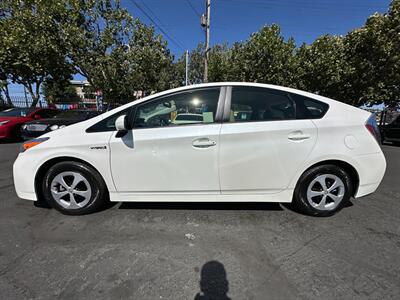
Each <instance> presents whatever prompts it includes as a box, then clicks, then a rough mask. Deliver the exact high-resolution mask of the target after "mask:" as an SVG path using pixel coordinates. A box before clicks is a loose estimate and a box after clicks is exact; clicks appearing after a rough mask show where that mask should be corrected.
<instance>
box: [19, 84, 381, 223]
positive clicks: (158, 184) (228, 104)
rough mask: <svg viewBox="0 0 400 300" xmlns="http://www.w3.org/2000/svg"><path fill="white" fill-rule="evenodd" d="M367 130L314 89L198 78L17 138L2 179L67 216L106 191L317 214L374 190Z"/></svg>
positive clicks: (118, 197)
mask: <svg viewBox="0 0 400 300" xmlns="http://www.w3.org/2000/svg"><path fill="white" fill-rule="evenodd" d="M172 104H173V105H172ZM160 105H162V106H163V107H166V108H169V107H175V111H170V112H168V113H166V112H165V110H164V109H160ZM200 108H201V109H200ZM152 111H154V112H157V111H158V112H159V113H160V115H161V116H162V117H161V118H158V119H157V118H154V117H155V116H154V115H152ZM199 111H202V114H203V122H201V123H199V122H198V120H195V121H194V122H193V123H183V124H179V125H177V124H173V122H172V120H173V119H174V118H175V117H176V116H177V115H178V113H179V112H199ZM244 111H245V112H246V115H245V117H243V118H242V117H239V118H234V117H232V116H235V115H238V114H237V113H236V112H244ZM250 112H251V113H250ZM247 113H249V116H248V115H247ZM149 115H152V117H151V118H146V116H149ZM167 117H168V118H169V120H166V118H167ZM60 133H61V132H60ZM378 135H379V131H378V127H377V124H376V122H375V119H374V117H373V115H371V114H370V113H368V112H366V111H364V110H361V109H358V108H355V107H352V106H349V105H347V104H344V103H341V102H337V101H335V100H332V99H329V98H325V97H322V96H319V95H314V94H311V93H307V92H303V91H299V90H295V89H291V88H285V87H279V86H273V85H265V84H256V83H213V84H202V85H195V86H189V87H182V88H178V89H173V90H168V91H165V92H162V93H158V94H154V95H151V96H148V97H145V98H143V99H141V100H138V101H135V102H133V103H129V104H126V105H124V106H121V107H119V108H117V109H115V110H113V111H110V112H107V113H104V114H103V115H101V116H98V117H95V118H92V119H90V120H87V121H83V122H80V123H78V124H74V125H71V126H69V127H67V128H65V129H63V130H62V134H58V133H57V132H49V133H47V134H45V135H43V136H42V137H40V138H38V139H34V140H32V141H29V142H26V143H24V144H23V145H22V147H21V153H20V154H19V156H18V158H17V159H16V161H15V163H14V183H15V188H16V191H17V194H18V196H19V197H20V198H24V199H29V200H34V201H36V200H38V199H39V200H46V201H48V202H49V203H50V204H51V205H52V206H53V207H54V208H56V209H57V210H59V211H60V212H62V213H64V214H69V215H80V214H86V213H91V212H93V211H96V210H98V209H99V208H100V207H101V206H102V205H103V204H104V203H105V201H107V200H108V199H110V200H111V201H227V202H234V201H240V202H246V201H249V202H292V201H293V202H294V204H295V205H296V206H297V207H298V208H299V209H300V210H301V211H303V212H305V213H307V214H310V215H314V216H327V215H331V214H333V213H335V212H337V211H338V210H339V209H340V208H341V207H343V206H344V205H345V204H346V202H347V201H348V200H349V199H350V198H351V197H356V198H359V197H362V196H365V195H368V194H370V193H372V192H374V191H375V190H376V189H377V187H378V185H379V184H380V182H381V180H382V178H383V175H384V173H385V169H386V161H385V158H384V155H383V153H382V151H381V148H380V144H379V142H378Z"/></svg>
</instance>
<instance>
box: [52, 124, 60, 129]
mask: <svg viewBox="0 0 400 300" xmlns="http://www.w3.org/2000/svg"><path fill="white" fill-rule="evenodd" d="M58 128H60V127H59V126H58V125H52V126H50V130H57V129H58Z"/></svg>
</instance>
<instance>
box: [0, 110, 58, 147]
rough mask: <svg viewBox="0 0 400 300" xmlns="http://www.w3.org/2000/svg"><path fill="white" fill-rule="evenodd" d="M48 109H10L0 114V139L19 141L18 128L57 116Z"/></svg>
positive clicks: (54, 111) (55, 112) (53, 111)
mask: <svg viewBox="0 0 400 300" xmlns="http://www.w3.org/2000/svg"><path fill="white" fill-rule="evenodd" d="M57 113H58V111H57V110H55V109H48V108H10V109H6V110H4V111H2V112H0V139H19V138H20V137H21V136H20V128H21V126H22V125H23V124H25V123H26V122H29V121H32V120H40V119H43V118H50V117H52V116H54V115H55V114H57Z"/></svg>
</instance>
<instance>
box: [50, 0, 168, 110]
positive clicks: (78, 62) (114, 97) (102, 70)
mask: <svg viewBox="0 0 400 300" xmlns="http://www.w3.org/2000/svg"><path fill="white" fill-rule="evenodd" d="M66 2H68V3H69V4H68V5H67V6H65V9H64V10H63V12H62V13H61V14H60V15H58V16H57V18H59V19H60V20H61V22H59V23H58V26H57V28H58V31H59V34H58V35H59V36H61V37H62V38H63V45H65V48H66V49H67V58H68V60H69V61H70V62H71V63H72V65H73V66H74V67H75V70H76V72H77V73H79V74H81V75H83V76H84V77H86V78H87V80H88V81H89V83H90V84H91V85H92V86H93V87H94V88H95V89H100V90H102V92H103V96H104V99H105V100H106V101H108V102H112V101H117V102H119V103H124V102H127V101H129V100H132V99H134V94H135V92H136V91H142V92H145V93H150V92H153V91H158V90H160V89H164V88H165V87H166V86H168V85H169V81H170V80H171V78H169V71H168V69H169V68H172V61H173V57H172V55H171V54H170V53H169V50H168V49H167V43H166V42H165V41H164V40H163V39H162V37H161V36H159V35H155V33H154V29H153V28H152V27H149V26H146V25H144V24H143V23H141V22H140V21H139V20H138V19H133V17H132V16H131V15H130V14H129V13H128V11H127V10H126V9H124V8H122V7H121V5H120V2H119V1H109V0H97V1H86V2H82V1H78V0H69V1H66Z"/></svg>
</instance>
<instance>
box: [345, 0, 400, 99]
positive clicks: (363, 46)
mask: <svg viewBox="0 0 400 300" xmlns="http://www.w3.org/2000/svg"><path fill="white" fill-rule="evenodd" d="M345 45H346V48H345V49H346V56H347V61H348V63H349V65H350V67H351V73H350V75H349V76H348V79H347V80H348V82H350V83H351V84H350V87H349V88H348V89H347V97H348V99H351V101H350V103H351V104H353V105H360V104H364V103H367V104H374V103H382V102H384V103H386V104H390V103H391V102H399V101H400V1H399V0H394V1H392V3H391V5H390V8H389V12H388V13H387V14H385V15H381V14H374V15H372V16H371V17H369V18H368V20H367V22H366V24H365V26H363V27H362V28H359V29H356V30H354V31H352V32H350V33H349V34H348V35H347V36H346V37H345Z"/></svg>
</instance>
